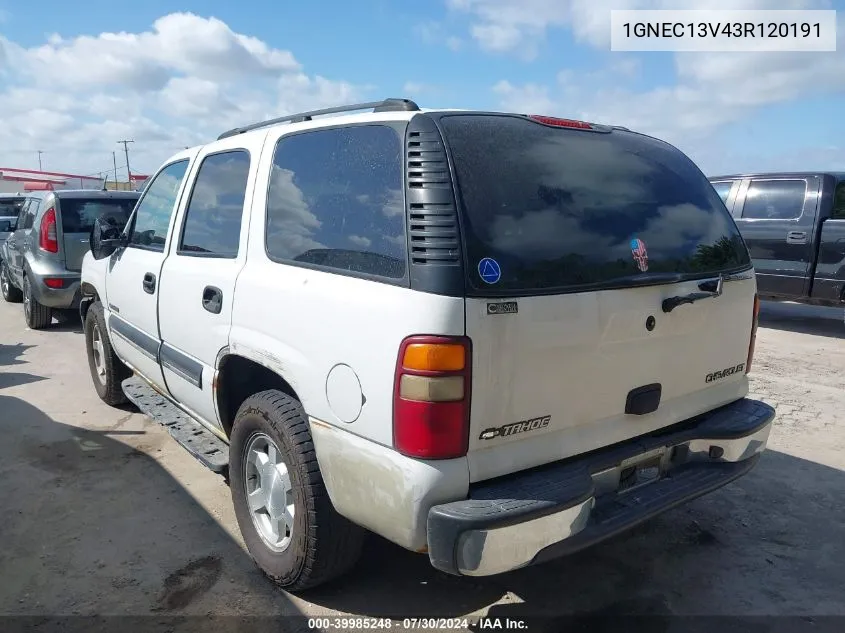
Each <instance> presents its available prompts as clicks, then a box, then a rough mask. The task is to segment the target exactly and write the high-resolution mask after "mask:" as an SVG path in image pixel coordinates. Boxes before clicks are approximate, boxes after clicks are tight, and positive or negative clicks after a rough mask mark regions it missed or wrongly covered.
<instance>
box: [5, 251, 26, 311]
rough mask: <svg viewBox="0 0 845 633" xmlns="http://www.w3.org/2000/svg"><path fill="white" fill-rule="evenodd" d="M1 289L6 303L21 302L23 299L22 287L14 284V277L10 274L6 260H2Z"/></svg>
mask: <svg viewBox="0 0 845 633" xmlns="http://www.w3.org/2000/svg"><path fill="white" fill-rule="evenodd" d="M0 291H2V294H3V300H4V301H6V303H20V302H21V301H23V293H22V292H21V291H20V288H15V286H13V285H12V277H11V276H10V275H9V267H8V266H7V265H6V262H5V261H0Z"/></svg>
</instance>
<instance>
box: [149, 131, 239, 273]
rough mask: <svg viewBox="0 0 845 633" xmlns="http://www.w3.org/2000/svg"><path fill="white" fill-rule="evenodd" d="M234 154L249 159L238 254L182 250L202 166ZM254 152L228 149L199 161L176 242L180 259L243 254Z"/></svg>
mask: <svg viewBox="0 0 845 633" xmlns="http://www.w3.org/2000/svg"><path fill="white" fill-rule="evenodd" d="M233 152H245V153H246V155H247V158H249V164H248V169H247V173H246V187H245V189H244V208H243V209H242V210H241V231H240V233H239V234H238V252H237V253H235V254H234V255H223V254H220V253H198V252H196V251H184V250H182V243H183V241H184V239H185V226H186V224H187V223H188V214H189V213H190V211H191V200H193V198H194V191H196V188H197V180H198V179H199V176H200V174H201V173H202V166H203V165H204V164H205V161H206V159H208V158H211V157H212V156H217V155H219V154H231V153H233ZM252 167H253V163H252V152H250V151H249V150H248V149H247V148H246V147H233V148H228V149H221V150H218V151H216V152H209V153H208V154H206V155H205V156H203V157H202V158H201V159H200V160H199V166H198V167H197V173H196V175H195V176H194V178H193V181H192V182H191V192H190V194H188V200H187V201H186V202H185V212H184V213H183V214H182V225H181V226H180V227H179V238H178V240H177V241H176V250H175V251H174V254H175V255H177V256H179V257H201V258H204V259H237V258H238V257H239V256H240V254H241V238H242V237H243V228H244V227H243V221H244V215H245V213H246V206H247V204H249V203H250V201H249V200H248V199H247V190H248V189H249V177H250V174H251V172H252ZM139 202H140V201H139Z"/></svg>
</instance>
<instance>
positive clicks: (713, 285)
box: [663, 276, 722, 312]
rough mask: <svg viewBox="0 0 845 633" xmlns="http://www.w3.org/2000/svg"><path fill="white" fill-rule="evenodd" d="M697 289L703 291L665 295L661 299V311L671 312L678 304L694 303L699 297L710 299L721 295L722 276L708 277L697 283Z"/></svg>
mask: <svg viewBox="0 0 845 633" xmlns="http://www.w3.org/2000/svg"><path fill="white" fill-rule="evenodd" d="M698 288H699V290H702V291H703V292H692V293H690V294H688V295H680V296H678V297H667V298H666V299H664V300H663V311H664V312H671V311H672V310H674V309H675V308H677V307H678V306H681V305H684V304H685V303H695V302H696V301H699V300H701V299H712V298H714V297H718V296H721V294H722V277H721V276H720V277H718V278H716V279H708V280H707V281H702V282H701V283H700V284H698Z"/></svg>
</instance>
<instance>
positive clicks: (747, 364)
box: [745, 294, 760, 374]
mask: <svg viewBox="0 0 845 633" xmlns="http://www.w3.org/2000/svg"><path fill="white" fill-rule="evenodd" d="M759 318H760V297H758V296H757V295H756V294H755V295H754V312H753V314H752V316H751V341H750V342H749V343H748V360H746V361H745V373H746V374H747V373H748V372H750V371H751V361H752V360H754V344H755V343H756V342H757V322H758V321H759Z"/></svg>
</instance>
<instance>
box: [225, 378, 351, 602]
mask: <svg viewBox="0 0 845 633" xmlns="http://www.w3.org/2000/svg"><path fill="white" fill-rule="evenodd" d="M271 446H272V449H271ZM261 449H266V453H264V452H262V450H261ZM274 454H275V455H277V457H275V458H274V457H273V455H274ZM265 455H266V457H265ZM266 464H270V465H269V466H267V465H266ZM257 466H260V468H258V467H257ZM229 478H230V485H231V489H232V502H233V504H234V508H235V516H236V517H237V520H238V525H239V527H240V530H241V534H242V535H243V538H244V541H245V543H246V546H247V549H248V550H249V553H250V555H251V556H252V558H253V560H254V561H255V563H256V565H257V566H258V568H259V569H260V570H261V571H262V572H263V573H264V574H265V575H266V576H267V577H268V578H270V580H272V581H273V582H274V583H276V584H277V585H278V586H279V587H281V588H283V589H285V590H287V591H290V592H297V591H302V590H305V589H310V588H313V587H316V586H317V585H321V584H324V583H326V582H329V581H330V580H334V579H335V578H338V577H339V576H341V575H343V574H345V573H346V572H347V571H349V570H350V569H351V568H352V567H353V566H354V565H355V563H356V562H357V560H358V558H359V556H360V553H361V547H362V545H363V542H364V537H365V535H366V531H365V530H364V529H363V528H361V527H359V526H357V525H355V524H353V523H352V522H350V521H349V520H347V519H346V518H344V517H342V516H341V515H339V514H338V513H337V511H336V510H335V509H334V506H333V505H332V503H331V501H330V500H329V496H328V493H327V492H326V488H325V485H324V483H323V477H322V475H321V474H320V468H319V466H318V464H317V457H316V455H315V453H314V444H313V441H312V438H311V432H310V430H309V426H308V420H307V418H306V416H305V412H304V410H303V408H302V405H301V404H300V403H299V401H297V400H295V399H294V398H291V397H290V396H287V395H285V394H284V393H282V392H280V391H276V390H269V391H262V392H261V393H257V394H255V395H252V396H250V397H249V398H247V399H246V400H245V401H244V403H243V404H242V405H241V407H240V409H239V410H238V413H237V416H236V417H235V421H234V424H233V430H232V434H231V438H230V449H229ZM267 482H272V485H269V484H268V483H267ZM279 482H282V483H279ZM288 482H289V484H288ZM265 488H268V490H267V494H266V495H264V494H263V492H262V491H264V489H265ZM250 493H252V494H250ZM256 493H261V494H259V495H258V496H259V497H261V498H262V499H266V500H267V501H266V503H265V504H264V505H260V504H261V503H262V501H252V502H250V500H249V499H248V497H255V496H256ZM251 508H252V509H251ZM291 514H292V517H291ZM282 515H286V517H287V523H286V525H289V526H290V527H289V528H288V527H285V528H284V529H282V527H280V526H282V525H283V523H285V520H284V519H279V518H278V517H280V516H282ZM274 517H275V518H274ZM268 525H275V526H276V528H277V529H275V530H272V529H270V532H271V533H273V532H274V533H273V534H272V536H274V537H276V535H279V536H278V537H276V538H269V536H268V528H267V526H268ZM285 535H286V536H285ZM271 541H276V543H275V545H274V543H273V542H271Z"/></svg>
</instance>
